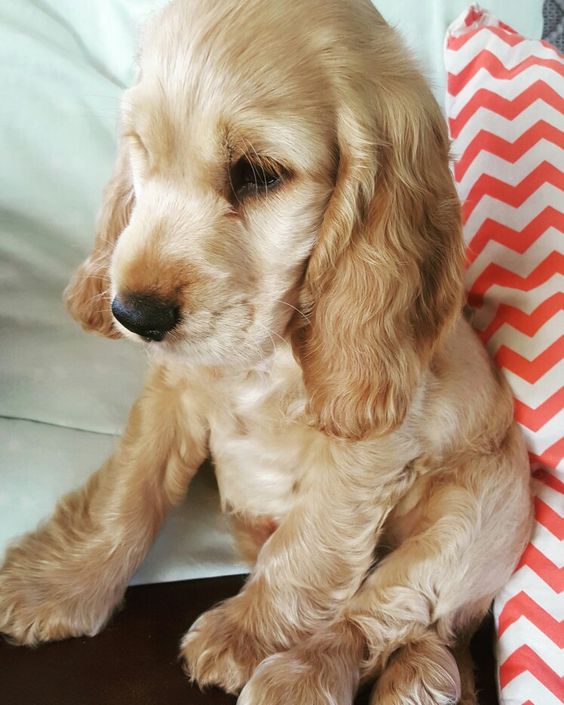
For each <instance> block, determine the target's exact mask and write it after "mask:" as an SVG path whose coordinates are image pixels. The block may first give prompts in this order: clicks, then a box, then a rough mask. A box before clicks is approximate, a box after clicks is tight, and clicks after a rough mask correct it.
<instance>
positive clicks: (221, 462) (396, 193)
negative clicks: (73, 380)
mask: <svg viewBox="0 0 564 705" xmlns="http://www.w3.org/2000/svg"><path fill="white" fill-rule="evenodd" d="M122 128H123V129H122V136H121V144H120V152H119V157H118V160H117V166H116V169H115V173H114V176H113V178H112V180H111V182H110V184H109V186H108V188H107V191H106V196H105V203H104V208H103V213H102V216H101V220H100V224H99V230H98V235H97V238H96V242H95V244H94V251H93V252H92V254H91V255H90V256H89V257H88V259H87V260H86V262H85V263H84V264H83V265H82V266H81V267H80V269H79V270H78V272H77V274H76V275H75V277H74V279H73V280H72V282H71V284H70V285H69V288H68V290H67V301H68V305H69V307H70V310H71V312H72V314H73V315H74V316H75V317H76V318H78V319H79V320H80V321H82V323H83V325H84V326H85V328H87V329H89V330H96V331H98V332H100V333H102V334H104V335H107V336H111V337H117V336H120V335H123V336H126V337H129V338H132V339H134V340H137V341H139V342H141V343H144V344H145V345H146V346H147V349H148V351H149V353H150V356H151V358H152V368H151V371H150V374H149V376H148V379H147V382H146V386H145V388H144V391H143V393H142V395H141V397H140V399H139V400H138V401H137V403H136V404H135V406H134V407H133V410H132V412H131V416H130V418H129V422H128V425H127V429H126V431H125V435H124V437H123V439H122V441H121V444H120V445H119V448H118V449H117V451H116V453H115V454H114V455H113V456H112V457H111V458H110V459H109V460H108V462H107V463H106V464H105V465H104V466H103V467H102V468H101V469H100V470H99V471H98V472H97V473H96V474H95V475H94V476H93V477H92V478H91V479H90V481H89V482H88V484H87V485H86V486H85V487H84V488H83V489H81V490H79V491H77V492H74V493H72V494H70V495H68V496H66V497H64V498H63V499H62V500H61V502H60V503H59V505H58V507H57V509H56V511H55V514H54V515H53V517H52V518H51V519H50V521H48V522H47V523H46V524H44V525H43V526H41V528H39V530H38V531H36V532H35V533H31V534H29V535H27V536H25V537H24V538H23V539H21V540H20V542H19V543H17V544H16V545H14V546H13V547H12V548H10V550H9V551H8V554H7V557H6V560H5V563H4V565H3V567H2V569H1V572H0V631H2V632H4V633H5V634H7V635H9V636H10V637H11V638H12V639H13V640H15V641H17V642H20V643H23V644H35V643H37V642H40V641H44V640H50V639H63V638H65V637H69V636H76V635H80V634H95V633H96V632H97V631H98V630H100V629H101V628H102V627H103V625H104V624H105V622H106V621H107V619H108V618H109V616H110V615H111V613H112V610H113V608H114V606H115V605H116V603H118V602H119V600H120V598H121V597H122V595H123V593H124V590H125V588H126V585H127V582H128V579H129V577H130V576H131V574H132V573H133V571H134V570H135V569H136V568H137V566H138V565H139V563H140V562H141V561H142V560H143V557H144V555H145V553H146V552H147V549H148V548H149V546H150V544H151V542H152V540H153V539H154V537H155V534H156V533H157V531H158V530H159V527H160V525H161V522H162V521H163V518H164V516H165V514H166V512H167V510H168V509H169V507H170V506H171V505H174V504H176V503H178V502H180V501H182V498H183V497H184V495H185V492H186V490H187V487H188V484H189V482H190V480H191V478H192V477H193V475H194V474H195V473H196V471H197V469H198V467H199V465H200V464H201V463H202V461H203V460H204V459H205V458H206V456H207V455H208V453H210V454H211V456H212V457H213V459H214V462H215V467H216V472H217V481H218V484H219V489H220V493H221V500H222V505H223V507H224V509H225V511H226V512H228V513H229V514H230V515H232V517H233V525H234V528H235V530H236V532H237V534H238V536H239V539H240V543H241V546H242V547H243V549H244V551H245V553H246V554H247V555H248V556H249V557H251V558H252V559H253V560H255V561H256V562H255V565H254V568H253V571H252V574H251V576H250V578H249V579H248V581H247V583H246V585H245V587H244V589H243V590H242V591H241V593H240V594H239V595H237V596H236V597H233V598H232V599H230V600H227V601H226V602H224V603H223V604H221V605H219V606H218V607H216V608H214V609H212V610H211V611H209V612H207V613H206V614H204V615H203V616H201V617H200V618H199V619H198V620H197V622H196V623H195V624H194V625H193V626H192V628H191V629H190V630H189V631H188V633H187V634H186V636H185V638H184V640H183V642H182V654H183V656H184V659H185V662H186V667H187V670H188V672H189V674H190V677H191V678H192V679H194V680H195V681H196V682H197V683H199V684H200V685H201V686H206V685H209V684H217V685H219V686H221V687H223V688H224V689H226V690H228V691H231V692H234V693H237V692H240V693H241V694H240V696H239V701H238V702H239V704H240V705H288V704H291V705H322V704H323V705H336V704H338V705H347V704H349V703H351V702H352V699H353V697H354V692H355V690H356V688H357V685H358V683H359V681H360V679H365V678H374V677H376V679H377V680H376V685H375V687H374V693H373V696H372V702H373V703H378V704H379V705H405V704H406V703H417V704H418V705H427V704H429V705H430V704H431V703H432V704H434V705H438V704H445V703H455V702H458V701H459V700H460V701H461V702H463V703H465V705H468V704H469V703H473V702H475V696H474V688H473V684H472V671H471V665H470V664H469V660H468V651H467V644H468V640H469V637H470V636H471V634H472V632H473V630H474V629H475V627H476V625H477V624H478V623H479V622H480V620H481V619H482V617H483V616H484V614H485V613H486V611H487V610H488V607H489V605H490V603H491V600H492V598H493V596H494V595H495V594H496V592H497V591H498V590H499V589H500V587H501V586H502V585H503V583H504V581H505V580H506V579H507V578H508V576H509V575H510V573H511V571H512V569H513V567H514V565H515V563H516V561H517V559H518V557H519V554H520V552H521V550H522V548H523V546H524V544H525V542H526V539H527V536H528V532H529V525H530V522H529V517H530V494H529V471H528V462H527V456H526V452H525V448H524V444H523V441H522V439H521V437H520V435H519V433H518V431H517V429H516V427H515V424H514V422H513V407H512V399H511V395H510V393H509V391H508V389H507V387H506V386H505V385H504V383H503V382H502V380H501V378H500V376H499V375H498V374H497V373H496V371H495V370H494V369H493V367H492V365H491V363H490V361H489V359H488V357H487V355H486V353H485V352H484V350H483V349H482V346H481V344H480V343H479V341H478V340H477V339H476V337H475V336H474V335H473V333H472V332H471V330H470V328H469V326H468V324H467V323H466V322H465V321H464V319H463V318H462V316H461V307H462V301H463V291H462V277H461V272H462V263H463V245H462V238H461V227H460V215H459V204H458V202H457V197H456V193H455V189H454V186H453V182H452V179H451V175H450V172H449V153H448V150H449V143H448V139H447V133H446V129H445V125H444V123H443V119H442V117H441V114H440V111H439V108H438V107H437V105H436V103H435V101H434V99H433V97H432V95H431V93H430V91H429V89H428V88H427V86H426V85H425V83H424V81H423V79H422V78H421V76H420V74H419V72H418V70H417V68H416V67H415V66H414V64H413V62H412V61H411V60H410V59H409V58H406V53H405V50H404V48H403V46H402V45H401V43H400V41H399V40H398V37H397V36H396V34H395V33H394V32H393V31H392V30H391V29H390V28H389V27H388V26H387V25H386V24H385V22H384V21H383V20H382V18H381V17H380V15H379V14H378V13H377V11H376V10H375V9H374V7H373V6H372V4H371V3H370V2H369V0H284V2H280V0H173V2H172V3H170V4H169V5H168V6H166V7H165V8H164V9H163V10H162V11H161V12H159V13H158V14H157V15H156V17H155V18H154V19H153V20H152V21H151V22H150V23H149V25H148V27H147V28H146V31H145V33H144V36H143V40H142V51H141V55H140V72H139V81H138V83H137V84H136V85H135V86H134V87H133V88H132V89H131V90H129V91H127V92H126V94H125V96H124V100H123V115H122Z"/></svg>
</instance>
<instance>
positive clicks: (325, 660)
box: [237, 647, 358, 705]
mask: <svg viewBox="0 0 564 705" xmlns="http://www.w3.org/2000/svg"><path fill="white" fill-rule="evenodd" d="M343 665H344V664H343V663H342V662H338V661H333V659H332V658H331V657H330V656H327V655H325V654H321V653H320V654H313V653H308V652H307V651H303V650H301V649H300V648H299V647H298V648H295V649H291V650H290V651H287V652H285V653H281V654H275V655H274V656H270V657H268V658H267V659H265V660H264V661H263V662H262V663H261V664H260V665H259V666H258V668H257V669H256V670H255V672H254V674H253V676H252V677H251V679H250V680H249V682H248V683H247V685H246V686H245V687H244V688H243V690H242V692H241V695H240V696H239V699H238V700H237V705H264V704H265V703H268V705H288V703H292V705H336V704H337V705H351V704H352V702H353V699H354V693H355V691H356V687H357V684H358V671H357V670H354V671H352V672H351V671H350V670H349V669H348V668H343Z"/></svg>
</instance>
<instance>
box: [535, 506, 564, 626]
mask: <svg viewBox="0 0 564 705" xmlns="http://www.w3.org/2000/svg"><path fill="white" fill-rule="evenodd" d="M535 517H536V520H537V521H538V522H539V524H542V525H543V526H544V528H545V529H546V530H547V531H550V533H551V534H552V535H553V536H556V538H557V539H559V540H560V541H564V517H561V516H560V514H558V512H555V511H554V509H553V508H552V507H549V506H548V504H546V502H543V501H542V499H539V498H538V497H535ZM562 635H563V637H564V630H563V631H562Z"/></svg>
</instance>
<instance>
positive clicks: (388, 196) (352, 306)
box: [293, 52, 463, 439]
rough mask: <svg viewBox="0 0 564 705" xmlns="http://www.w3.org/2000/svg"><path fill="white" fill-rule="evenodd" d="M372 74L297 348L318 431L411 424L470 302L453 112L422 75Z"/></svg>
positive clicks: (393, 70)
mask: <svg viewBox="0 0 564 705" xmlns="http://www.w3.org/2000/svg"><path fill="white" fill-rule="evenodd" d="M389 56H390V57H392V58H393V57H395V54H394V52H390V53H389ZM398 67H399V68H398ZM386 69H387V70H386ZM370 74H372V75H374V74H376V75H378V76H379V77H380V78H379V82H378V83H377V84H376V82H375V84H371V85H367V80H365V79H362V80H360V79H359V80H358V81H356V82H355V81H354V80H350V81H348V82H344V83H343V86H342V87H341V95H342V99H341V107H340V113H339V121H338V126H337V138H338V149H339V155H338V157H339V164H338V172H337V178H336V185H335V189H334V192H333V195H332V198H331V200H330V202H329V205H328V209H327V211H326V214H325V218H324V221H323V224H322V228H321V232H320V235H319V238H318V242H317V244H316V246H315V248H314V251H313V253H312V256H311V259H310V262H309V265H308V269H307V272H306V277H305V284H304V287H303V292H302V307H303V309H304V310H305V311H306V312H309V314H310V315H309V318H310V321H311V323H310V324H309V325H307V326H306V327H305V328H303V329H302V330H297V331H296V333H295V337H294V341H293V342H294V349H295V351H296V354H297V356H298V358H299V360H300V363H301V365H302V369H303V375H304V382H305V386H306V391H307V393H308V399H309V409H310V412H311V413H312V414H313V417H314V419H315V423H316V425H317V426H318V427H319V428H320V429H322V430H324V431H325V432H327V433H329V434H332V435H336V436H339V437H344V438H352V439H360V438H363V437H366V436H367V435H370V434H373V433H374V434H382V433H386V432H388V431H390V430H392V429H393V428H395V427H397V426H398V425H399V424H401V422H402V421H403V419H404V417H405V415H406V412H407V409H408V408H409V405H410V403H411V401H412V398H413V394H414V391H415V389H416V387H417V384H418V382H419V380H420V378H421V374H422V371H423V370H424V369H425V368H426V366H427V365H428V362H429V360H430V357H431V355H432V354H433V351H434V350H435V349H436V348H437V345H439V343H440V340H441V338H442V336H443V333H444V331H445V330H446V329H447V328H449V326H450V325H451V324H452V322H453V321H454V320H455V319H456V318H457V316H458V315H459V312H460V310H461V306H462V262H463V246H462V236H461V223H460V208H459V202H458V198H457V195H456V191H455V188H454V184H453V181H452V177H451V173H450V169H449V142H448V136H447V132H446V125H445V124H444V120H443V117H442V115H441V113H440V110H439V108H438V106H437V104H436V102H435V100H434V98H433V97H432V95H431V93H430V91H429V89H428V88H427V86H426V85H425V83H424V81H423V79H422V78H421V77H420V76H419V74H418V72H417V71H416V69H412V70H410V69H409V67H407V68H405V66H404V67H403V68H402V64H401V62H398V63H396V62H393V63H392V64H391V65H388V66H386V65H383V66H381V67H379V68H378V67H374V65H373V66H371V67H370V69H369V70H368V71H366V74H365V75H370ZM355 86H356V88H355Z"/></svg>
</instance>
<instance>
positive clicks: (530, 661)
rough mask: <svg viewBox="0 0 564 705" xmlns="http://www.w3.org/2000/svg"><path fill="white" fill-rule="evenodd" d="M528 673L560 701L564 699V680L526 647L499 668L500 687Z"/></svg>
mask: <svg viewBox="0 0 564 705" xmlns="http://www.w3.org/2000/svg"><path fill="white" fill-rule="evenodd" d="M525 671H528V672H529V673H531V674H532V675H533V676H534V677H535V678H536V679H537V680H538V681H540V682H541V683H542V684H543V685H544V686H545V688H547V689H548V690H550V692H551V693H553V694H554V696H555V697H556V698H558V699H560V700H563V699H564V684H563V682H562V679H561V678H560V677H559V676H558V674H557V673H555V672H554V671H553V670H552V668H550V666H549V665H548V664H546V663H545V662H544V661H543V660H542V659H541V658H540V656H539V655H538V654H535V652H534V651H533V650H532V649H531V648H530V647H529V646H526V645H523V646H520V647H519V648H518V649H515V651H514V652H513V653H512V654H511V656H509V657H508V658H507V659H505V661H504V662H503V663H502V664H501V666H500V667H499V685H500V687H501V688H505V686H506V685H507V684H508V683H509V682H511V681H512V680H513V679H514V678H517V676H519V675H521V673H524V672H525Z"/></svg>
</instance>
